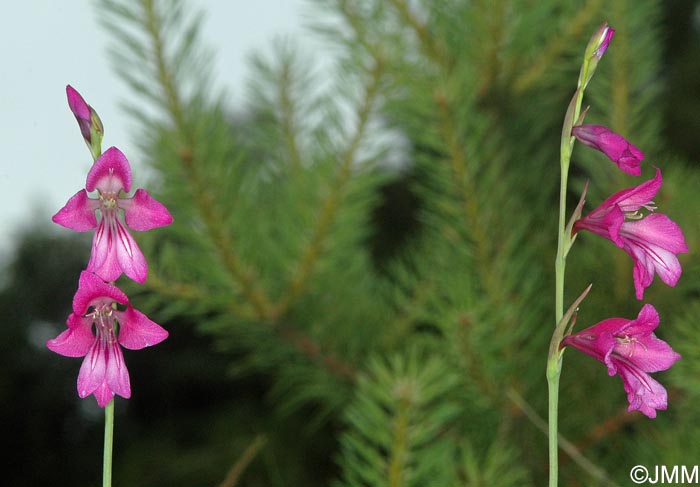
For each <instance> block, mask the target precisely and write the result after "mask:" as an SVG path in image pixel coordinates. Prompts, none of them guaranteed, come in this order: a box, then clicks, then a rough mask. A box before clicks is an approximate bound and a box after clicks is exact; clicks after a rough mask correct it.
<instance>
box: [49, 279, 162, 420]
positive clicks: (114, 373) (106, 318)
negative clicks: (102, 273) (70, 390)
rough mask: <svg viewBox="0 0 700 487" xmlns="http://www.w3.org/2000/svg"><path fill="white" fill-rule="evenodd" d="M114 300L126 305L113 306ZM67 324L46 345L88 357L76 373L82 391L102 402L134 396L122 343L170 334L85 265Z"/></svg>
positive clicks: (152, 341) (140, 344) (135, 345)
mask: <svg viewBox="0 0 700 487" xmlns="http://www.w3.org/2000/svg"><path fill="white" fill-rule="evenodd" d="M114 303H117V304H119V305H122V306H121V308H124V306H125V307H126V309H124V310H123V311H120V309H119V308H117V309H115V308H114V307H113V304H114ZM66 324H67V325H68V329H67V330H65V331H64V332H62V333H61V334H60V335H58V337H56V338H54V339H53V340H49V341H48V342H46V346H47V347H48V348H49V350H52V351H54V352H56V353H58V354H61V355H64V356H66V357H83V356H84V357H85V359H84V360H83V365H82V366H81V367H80V372H79V374H78V395H79V396H80V397H81V398H84V397H87V396H89V395H90V394H94V396H95V399H97V404H99V406H100V407H105V406H106V405H107V404H109V402H110V401H111V400H112V398H113V397H114V395H115V394H118V395H120V396H122V397H125V398H127V399H128V398H129V397H131V385H130V382H129V371H128V370H127V369H126V364H125V363H124V356H123V355H122V350H121V347H120V345H121V346H122V347H125V348H128V349H130V350H139V349H141V348H144V347H148V346H150V345H156V344H158V343H160V342H162V341H163V340H165V339H166V338H167V337H168V332H167V331H165V330H164V329H163V328H161V327H160V326H159V325H157V324H156V323H154V322H153V321H151V320H150V319H149V318H148V317H147V316H146V315H144V314H143V313H141V312H140V311H137V310H136V309H134V308H133V307H132V306H131V304H129V298H127V297H126V294H124V293H123V292H122V291H120V290H119V289H118V288H117V287H115V286H112V285H110V284H107V283H105V282H103V281H102V279H100V278H99V277H98V276H96V275H95V274H92V273H90V272H87V271H83V272H82V273H81V274H80V282H79V285H78V292H76V293H75V296H74V297H73V313H71V315H70V316H68V320H67V322H66ZM93 326H94V334H93Z"/></svg>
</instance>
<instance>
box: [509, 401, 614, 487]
mask: <svg viewBox="0 0 700 487" xmlns="http://www.w3.org/2000/svg"><path fill="white" fill-rule="evenodd" d="M506 394H507V396H508V398H509V399H510V400H511V401H513V403H514V404H515V405H516V406H518V408H519V409H520V410H521V411H522V412H523V413H524V414H525V416H526V417H527V418H528V419H529V420H530V422H531V423H532V424H533V425H535V427H537V429H539V430H540V431H541V432H542V433H543V434H544V435H545V436H546V435H547V431H548V426H547V422H546V421H545V420H544V419H542V417H540V415H539V414H537V411H535V410H534V409H533V408H532V406H530V405H529V404H528V403H527V401H525V399H524V398H523V397H522V396H521V395H520V394H518V392H517V391H516V390H515V389H513V388H509V389H508V390H507V391H506ZM559 447H560V448H561V449H562V450H563V451H565V452H566V454H567V455H569V458H571V459H572V460H573V461H574V462H576V464H577V465H578V466H579V467H581V468H582V469H583V470H585V471H586V472H588V473H589V474H590V475H591V476H592V477H594V478H596V479H598V480H599V481H601V482H604V483H605V485H608V486H609V487H620V486H619V485H618V484H616V483H615V482H613V481H612V480H611V479H610V477H609V476H608V474H607V473H606V472H605V470H603V469H602V468H600V467H598V466H597V465H595V464H594V463H593V462H591V461H590V460H589V459H588V458H586V457H585V456H584V455H583V454H582V453H581V452H580V451H579V449H578V448H577V447H576V446H575V445H574V444H573V443H571V442H570V441H569V440H567V439H566V437H564V435H561V434H560V435H559Z"/></svg>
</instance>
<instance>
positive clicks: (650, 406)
mask: <svg viewBox="0 0 700 487" xmlns="http://www.w3.org/2000/svg"><path fill="white" fill-rule="evenodd" d="M617 370H618V373H619V375H620V378H621V379H622V382H623V383H624V386H625V391H626V392H627V401H628V402H629V404H630V405H629V408H627V410H628V411H634V410H639V411H641V412H642V413H644V414H645V415H646V416H648V417H650V418H655V417H656V410H664V409H666V408H667V407H668V396H667V394H666V389H665V388H664V386H662V385H661V384H659V383H658V382H657V381H656V380H654V379H652V378H651V377H650V376H649V374H647V373H645V372H643V371H641V370H639V369H638V368H637V367H635V366H634V365H631V364H629V363H627V362H624V361H618V363H617Z"/></svg>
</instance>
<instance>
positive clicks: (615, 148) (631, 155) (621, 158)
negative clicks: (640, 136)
mask: <svg viewBox="0 0 700 487" xmlns="http://www.w3.org/2000/svg"><path fill="white" fill-rule="evenodd" d="M571 133H572V135H573V136H574V137H576V138H577V139H578V140H579V141H581V142H582V143H583V144H585V145H587V146H589V147H593V148H594V149H598V150H599V151H601V152H602V153H604V154H605V155H606V156H607V157H608V159H610V160H611V161H613V162H614V163H615V164H617V165H618V167H619V168H620V169H621V170H622V171H624V172H626V173H627V174H632V175H634V176H639V175H640V174H641V173H642V170H641V168H640V167H639V163H640V161H642V160H643V159H644V154H643V153H642V151H640V150H639V149H638V148H637V147H635V146H634V145H632V144H631V143H630V142H628V141H627V140H626V139H625V138H624V137H623V136H622V135H620V134H616V133H615V132H613V131H612V130H610V129H609V128H607V127H605V126H603V125H578V126H576V127H574V128H573V129H572V130H571Z"/></svg>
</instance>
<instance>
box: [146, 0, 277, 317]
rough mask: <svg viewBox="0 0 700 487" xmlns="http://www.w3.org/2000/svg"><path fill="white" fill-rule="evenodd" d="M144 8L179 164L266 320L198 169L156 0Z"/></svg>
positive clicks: (215, 238)
mask: <svg viewBox="0 0 700 487" xmlns="http://www.w3.org/2000/svg"><path fill="white" fill-rule="evenodd" d="M142 8H143V15H144V18H145V28H146V31H147V33H148V35H149V37H150V41H151V49H152V51H153V55H154V58H155V63H156V67H157V74H158V81H159V82H160V85H161V88H162V90H163V93H164V95H165V98H166V100H167V106H168V108H169V112H170V115H171V117H172V121H173V124H174V126H175V129H176V131H177V133H178V134H179V137H180V139H181V141H182V143H183V145H182V147H181V148H180V151H179V154H180V161H181V163H182V166H183V169H184V170H185V173H186V175H187V181H188V182H189V183H190V185H191V187H192V196H193V200H194V203H195V205H196V206H197V208H198V210H199V212H200V215H201V216H202V220H203V222H204V224H205V225H206V228H207V233H208V234H209V236H210V237H211V239H212V242H213V244H214V246H215V248H216V249H217V251H218V254H219V257H220V258H221V260H222V263H223V264H224V266H225V268H226V269H227V270H228V271H229V273H230V275H231V277H232V278H233V280H234V281H236V282H238V283H239V284H240V286H241V289H242V290H243V292H244V294H245V295H246V297H247V298H248V299H249V300H250V302H251V303H252V305H253V306H254V308H255V310H256V312H257V314H258V316H260V317H261V318H266V317H267V316H269V314H270V311H271V304H270V301H269V298H268V297H267V295H266V294H265V292H264V290H263V289H262V288H261V287H260V284H259V283H258V281H257V279H256V277H255V275H254V273H253V272H252V270H250V269H246V268H245V267H244V265H243V263H242V262H241V260H240V257H239V256H238V255H237V253H236V252H235V250H234V244H233V242H232V240H231V238H230V236H229V235H228V234H227V232H226V231H225V229H224V226H223V225H222V224H221V223H222V222H223V221H224V218H223V215H221V214H220V213H219V211H218V209H217V207H216V202H215V201H214V200H213V198H212V196H211V193H210V192H209V191H208V190H207V187H206V184H205V183H204V181H203V178H202V176H201V174H200V173H199V169H198V168H199V167H202V165H201V163H200V161H198V160H197V158H196V153H195V149H194V147H196V143H197V141H195V140H194V139H193V135H192V133H193V132H192V130H191V127H189V123H188V120H187V118H186V115H185V112H184V108H183V104H182V101H181V98H180V95H179V93H178V91H177V88H176V87H175V84H174V80H173V74H172V71H171V69H170V67H169V66H168V61H167V59H166V56H165V48H164V41H163V38H162V33H161V30H162V26H161V24H160V22H159V19H158V13H157V11H156V7H155V5H154V0H143V3H142Z"/></svg>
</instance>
